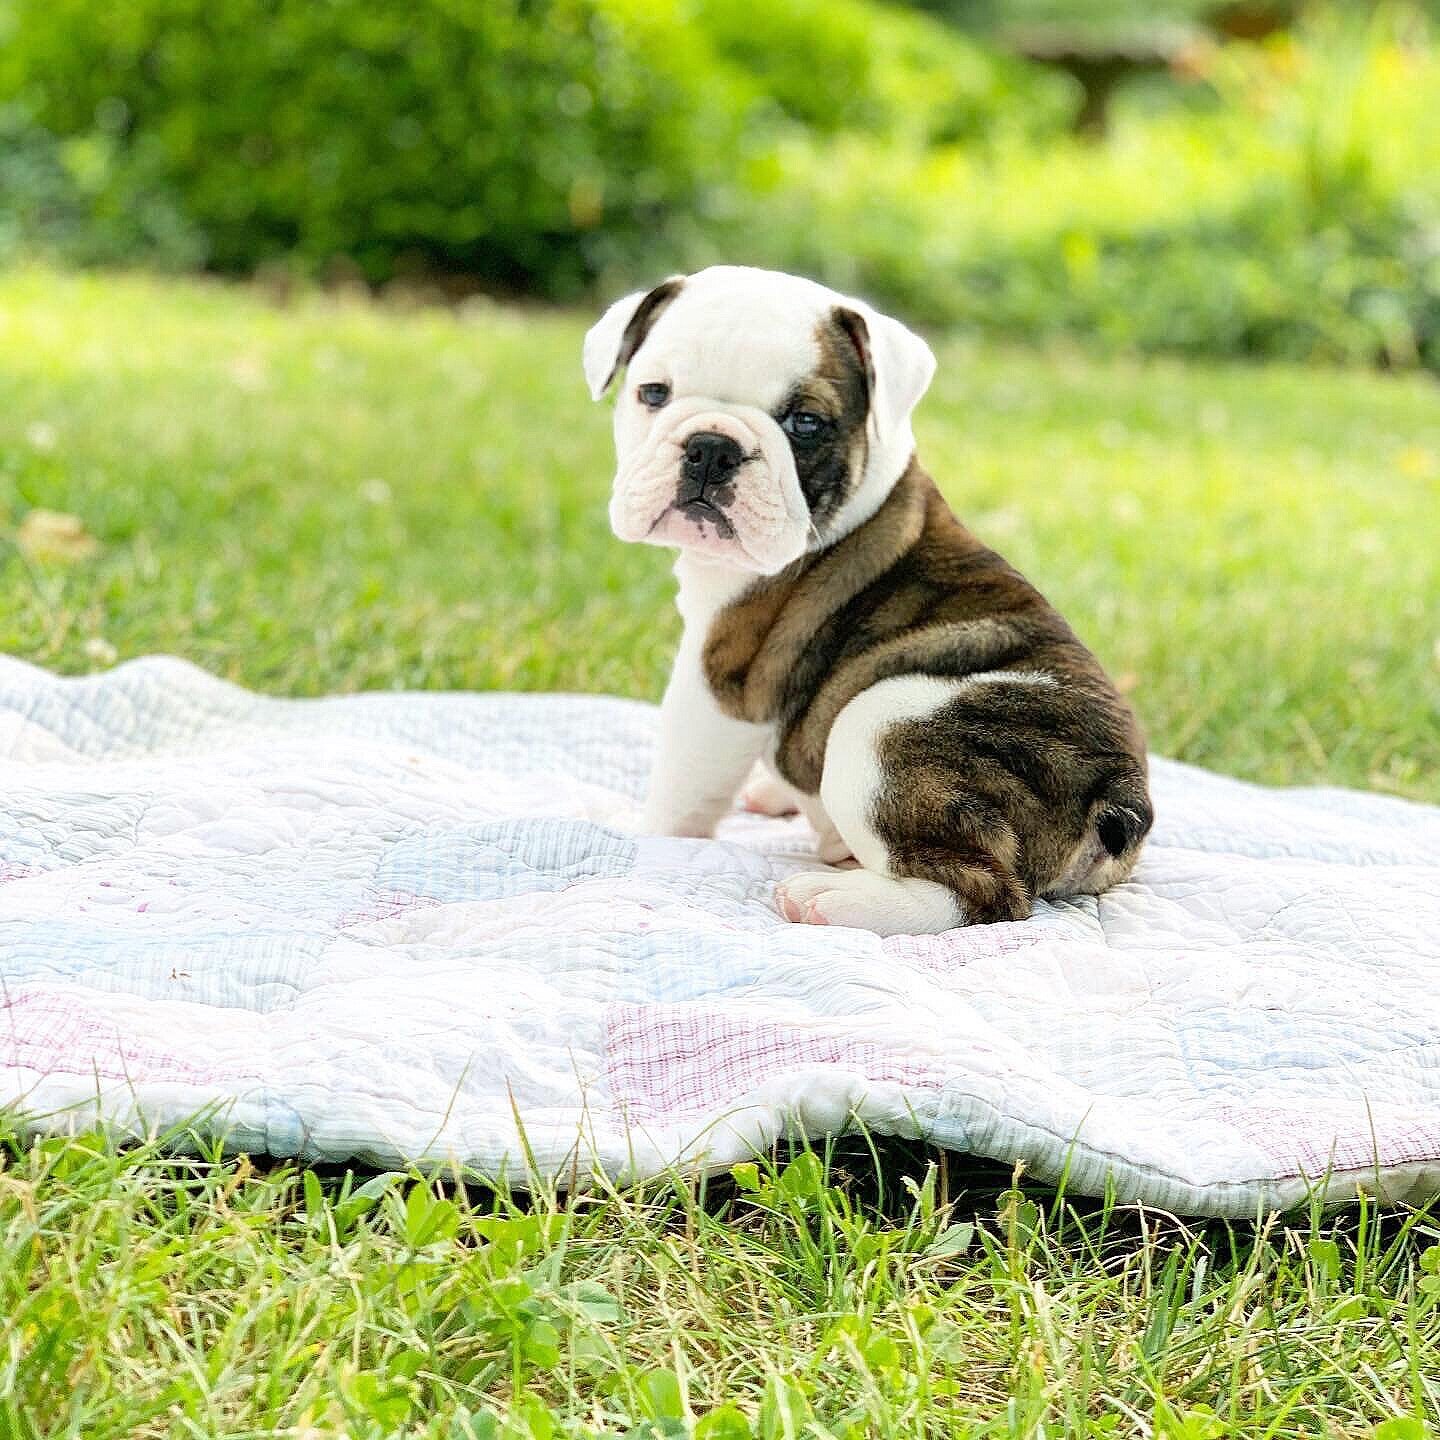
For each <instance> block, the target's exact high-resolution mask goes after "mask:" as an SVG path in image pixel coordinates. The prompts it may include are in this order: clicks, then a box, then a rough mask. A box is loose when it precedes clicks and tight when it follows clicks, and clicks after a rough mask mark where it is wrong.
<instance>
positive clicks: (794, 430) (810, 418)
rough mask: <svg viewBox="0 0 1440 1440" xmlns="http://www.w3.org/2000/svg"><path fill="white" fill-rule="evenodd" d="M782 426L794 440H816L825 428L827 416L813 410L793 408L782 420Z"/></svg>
mask: <svg viewBox="0 0 1440 1440" xmlns="http://www.w3.org/2000/svg"><path fill="white" fill-rule="evenodd" d="M780 428H781V429H782V430H784V432H785V433H786V434H787V435H788V436H790V438H791V439H792V440H814V439H815V438H816V437H817V436H818V435H819V434H820V432H821V431H822V430H823V429H824V428H825V417H824V416H823V415H817V414H815V412H814V411H813V410H792V411H790V413H789V414H788V415H786V416H785V418H784V419H783V420H782V421H781V422H780Z"/></svg>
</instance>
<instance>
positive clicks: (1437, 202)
mask: <svg viewBox="0 0 1440 1440" xmlns="http://www.w3.org/2000/svg"><path fill="white" fill-rule="evenodd" d="M1186 63H1187V65H1188V67H1189V68H1190V71H1191V80H1192V90H1191V92H1189V93H1192V94H1194V95H1195V96H1196V97H1197V98H1196V99H1194V100H1192V101H1190V102H1189V103H1184V104H1176V105H1173V106H1171V107H1170V108H1169V109H1162V110H1160V111H1159V112H1156V111H1155V110H1154V109H1153V108H1152V106H1151V104H1150V103H1149V102H1150V99H1151V98H1153V97H1147V101H1146V103H1145V104H1136V105H1134V106H1132V107H1130V108H1128V109H1127V108H1126V107H1124V106H1121V107H1120V108H1119V110H1118V113H1117V115H1116V117H1115V121H1114V124H1113V126H1112V131H1111V133H1110V135H1109V136H1108V137H1107V139H1106V141H1105V142H1104V143H1102V144H1094V143H1090V142H1087V141H1084V140H1081V139H1077V138H1075V137H1051V138H1050V139H1048V140H1047V141H1046V142H1045V143H1044V144H1033V143H1029V142H1025V141H1019V142H1012V143H1003V144H999V145H994V146H991V147H989V148H988V149H986V150H984V151H980V150H976V149H974V148H973V147H965V146H946V147H931V148H929V149H921V148H919V147H910V148H909V149H907V150H903V151H902V150H900V149H898V148H897V147H895V146H893V145H886V146H876V145H875V144H874V143H873V142H871V141H870V140H868V139H866V138H865V137H862V136H859V135H855V134H851V135H847V136H843V137H840V138H839V139H838V140H833V141H827V142H824V144H823V145H822V146H820V147H817V146H816V145H815V144H814V143H806V144H800V145H796V146H792V147H789V148H785V147H782V148H781V150H780V152H779V156H778V160H775V159H772V160H770V161H768V162H767V164H766V165H765V167H764V168H763V174H762V175H761V184H763V187H764V192H765V193H764V195H763V197H762V198H759V199H757V209H756V215H757V225H756V227H755V231H754V233H755V234H757V235H759V236H760V237H761V238H762V239H763V242H764V244H763V247H762V249H761V251H760V254H761V258H762V259H763V260H765V261H767V262H773V263H786V264H792V265H796V266H798V267H799V268H802V269H808V270H812V271H817V272H823V273H825V274H826V275H828V276H829V277H830V278H831V280H832V281H833V282H835V283H838V284H842V285H846V284H848V285H853V286H857V287H859V288H862V289H869V290H872V291H874V292H875V293H877V294H880V295H884V296H886V297H887V298H889V299H891V300H892V301H894V302H896V303H899V304H901V305H902V306H904V307H906V308H907V309H909V310H910V311H911V312H912V313H915V314H919V315H923V316H926V317H928V318H930V319H932V320H938V321H942V322H945V321H950V322H961V323H966V324H971V325H976V326H979V327H982V328H984V329H987V330H991V331H996V332H1001V333H1008V334H1015V335H1023V336H1026V337H1028V338H1044V337H1047V336H1055V335H1062V334H1064V335H1083V336H1085V337H1086V338H1088V339H1090V340H1097V339H1098V340H1100V341H1101V342H1103V343H1106V344H1108V345H1111V346H1114V347H1116V348H1138V349H1153V350H1177V351H1182V352H1185V351H1188V352H1196V353H1200V352H1206V353H1212V354H1229V355H1250V356H1261V357H1263V356H1275V357H1286V358H1292V359H1318V360H1360V361H1370V362H1376V363H1381V364H1385V365H1392V366H1413V365H1416V364H1423V365H1427V366H1429V367H1430V368H1432V369H1437V370H1440V120H1437V119H1436V117H1437V116H1440V51H1437V49H1436V48H1435V45H1434V43H1433V33H1432V32H1431V31H1430V29H1429V28H1428V27H1427V25H1426V23H1425V21H1424V18H1423V16H1422V15H1421V14H1420V13H1419V12H1417V11H1414V10H1410V9H1405V8H1382V9H1381V10H1379V11H1377V12H1375V13H1373V14H1369V15H1361V16H1356V15H1354V14H1349V15H1347V14H1345V13H1343V12H1332V13H1329V14H1322V15H1320V16H1318V17H1316V18H1315V19H1313V20H1312V22H1311V23H1310V25H1309V26H1308V27H1306V28H1304V29H1302V30H1301V31H1300V32H1299V33H1298V34H1296V35H1283V36H1278V37H1275V38H1273V39H1272V40H1271V41H1268V42H1267V43H1265V44H1264V45H1260V46H1251V45H1226V46H1216V47H1211V48H1207V49H1205V50H1203V51H1199V52H1197V53H1196V54H1194V55H1192V56H1190V57H1188V59H1187V62H1186ZM755 188H756V189H757V190H758V189H759V185H757V187H755ZM862 215H863V216H865V217H866V218H865V221H864V223H859V224H857V223H856V217H857V216H862ZM840 236H844V237H845V239H844V243H843V244H840V243H837V237H840Z"/></svg>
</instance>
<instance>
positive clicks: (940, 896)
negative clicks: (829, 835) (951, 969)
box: [775, 870, 965, 935]
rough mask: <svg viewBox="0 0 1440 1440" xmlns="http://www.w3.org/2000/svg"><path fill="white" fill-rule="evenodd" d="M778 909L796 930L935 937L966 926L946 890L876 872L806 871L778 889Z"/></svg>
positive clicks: (930, 883) (776, 888)
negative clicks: (819, 927)
mask: <svg viewBox="0 0 1440 1440" xmlns="http://www.w3.org/2000/svg"><path fill="white" fill-rule="evenodd" d="M775 907H776V909H777V910H779V912H780V913H781V914H782V915H783V916H784V917H785V918H786V919H787V920H791V921H794V922H795V923H797V924H801V925H844V926H848V927H849V928H850V929H853V930H871V931H873V932H874V933H875V934H877V935H935V934H938V933H939V932H940V931H942V930H953V929H954V928H955V926H957V925H963V924H964V923H965V922H964V918H963V917H962V915H961V913H960V906H959V904H958V903H957V902H956V900H955V896H954V895H953V894H952V893H951V892H950V891H949V890H947V889H946V888H945V887H944V886H943V885H936V884H934V883H933V882H932V881H929V880H901V879H895V878H892V877H891V876H888V875H877V874H876V873H875V872H874V871H873V870H842V871H839V872H838V873H837V872H836V871H834V870H824V871H816V870H807V871H802V872H801V873H800V874H798V875H792V876H790V877H789V879H787V880H782V881H781V882H780V884H779V885H777V886H776V887H775Z"/></svg>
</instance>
